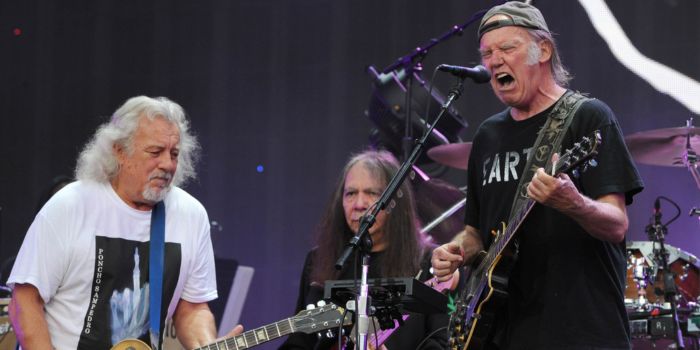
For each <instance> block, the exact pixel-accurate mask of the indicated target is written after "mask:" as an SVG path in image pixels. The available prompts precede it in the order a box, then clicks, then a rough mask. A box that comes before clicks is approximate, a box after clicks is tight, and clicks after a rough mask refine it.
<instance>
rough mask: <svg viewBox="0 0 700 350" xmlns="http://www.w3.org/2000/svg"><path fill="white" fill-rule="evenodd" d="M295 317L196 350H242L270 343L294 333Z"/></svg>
mask: <svg viewBox="0 0 700 350" xmlns="http://www.w3.org/2000/svg"><path fill="white" fill-rule="evenodd" d="M293 319H294V317H290V318H287V319H284V320H282V321H278V322H275V323H271V324H269V325H266V326H262V327H260V328H256V329H252V330H249V331H247V332H244V333H243V334H241V335H237V336H235V337H231V338H228V339H225V340H222V341H219V342H216V343H212V344H209V345H207V346H204V347H201V348H197V349H195V350H211V349H216V350H229V349H230V350H242V349H248V348H250V347H253V346H256V345H259V344H262V343H265V342H268V341H270V340H273V339H277V338H279V337H282V336H285V335H288V334H290V333H293V332H294V331H295V330H294V325H293V323H292V322H293V321H292V320H293Z"/></svg>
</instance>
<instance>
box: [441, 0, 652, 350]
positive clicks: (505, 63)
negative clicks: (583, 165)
mask: <svg viewBox="0 0 700 350" xmlns="http://www.w3.org/2000/svg"><path fill="white" fill-rule="evenodd" d="M478 35H479V52H480V54H481V59H482V62H483V64H484V65H485V66H486V67H487V68H488V69H489V70H490V71H491V72H492V78H491V87H492V89H493V91H494V93H495V94H496V96H497V97H498V99H499V100H501V102H503V103H504V104H505V105H506V106H507V108H506V109H505V110H503V111H502V112H499V113H497V114H495V115H493V116H491V117H489V118H488V119H487V120H486V121H484V123H482V124H481V125H480V126H479V129H478V130H477V132H476V134H475V136H474V142H473V147H472V151H471V155H470V158H469V166H468V170H467V171H468V174H467V186H468V188H469V190H468V192H467V205H466V215H465V224H466V225H465V230H464V231H462V232H461V233H460V234H459V235H457V236H456V237H455V239H454V241H453V242H451V243H448V244H445V245H443V246H440V247H438V248H437V249H436V250H435V251H434V252H433V259H432V265H433V269H434V273H435V274H436V275H437V276H439V277H440V278H442V279H444V278H447V276H449V274H450V273H451V272H452V271H454V270H455V269H456V268H457V267H458V266H460V265H462V264H464V263H468V262H471V261H472V260H473V259H474V258H475V256H476V255H477V254H476V253H477V252H479V251H480V250H481V249H482V248H484V247H485V248H489V247H491V246H495V247H499V246H501V244H500V243H501V241H499V244H498V245H496V244H494V240H498V239H500V238H502V235H503V233H504V231H505V230H502V229H501V230H500V232H497V231H496V229H500V228H501V227H502V226H501V225H500V224H499V223H501V222H504V223H505V222H508V223H509V225H511V226H510V227H509V230H511V229H516V230H517V231H516V234H515V236H514V238H513V239H512V240H511V241H510V244H509V246H508V248H507V249H506V250H504V251H503V253H504V254H502V255H499V257H500V258H502V259H500V260H496V259H494V263H493V264H492V265H490V267H492V266H497V265H498V267H497V269H485V270H484V271H487V272H488V274H489V287H488V288H491V287H494V286H495V287H494V288H493V290H491V291H489V292H493V293H491V294H489V297H490V300H486V301H484V303H483V304H482V305H484V307H483V308H480V309H479V311H477V312H476V313H475V315H476V316H477V317H476V318H474V319H475V320H476V321H474V322H472V325H473V326H474V327H473V328H471V329H469V332H470V333H469V335H468V337H469V340H468V341H469V342H470V347H469V348H470V349H476V348H479V349H481V348H487V349H494V348H496V349H569V350H574V349H588V350H592V349H601V350H602V349H607V350H612V349H629V348H630V332H629V326H628V322H627V313H626V310H625V305H624V292H625V268H626V254H625V233H626V231H627V228H628V225H629V222H628V218H627V211H626V205H628V204H630V203H631V202H632V198H633V196H634V195H635V194H636V193H638V192H639V191H641V190H642V188H643V183H642V181H641V178H640V177H639V174H638V173H637V170H636V168H635V166H634V163H633V162H632V160H631V157H630V155H629V152H628V151H627V148H626V146H625V143H624V139H623V138H622V134H621V132H620V128H619V126H618V123H617V120H616V119H615V116H614V115H613V112H612V111H611V110H610V108H609V107H608V106H607V105H606V104H605V103H603V102H602V101H600V100H597V99H593V98H586V97H584V96H582V95H581V94H579V93H575V92H574V91H572V90H569V89H567V83H568V80H569V74H568V72H567V71H566V69H564V67H563V66H562V64H561V60H560V59H559V53H558V50H557V46H556V44H555V42H554V39H553V38H552V33H551V32H550V31H549V28H548V27H547V23H546V22H545V20H544V17H543V16H542V13H540V11H539V10H538V9H537V8H535V7H534V6H532V5H529V4H526V3H523V2H516V1H511V2H506V3H505V4H502V5H498V6H495V7H493V8H491V9H490V10H489V11H488V12H486V14H485V15H484V17H483V19H482V21H481V24H480V26H479V31H478ZM595 130H598V131H599V132H600V135H601V136H602V142H601V144H600V147H599V148H598V151H599V154H598V155H597V158H596V160H597V163H598V166H597V167H594V168H590V169H588V171H586V172H583V173H581V175H580V177H578V178H574V177H569V176H567V175H566V174H560V175H557V176H552V175H553V174H549V173H548V172H547V171H545V170H544V169H551V164H552V163H553V162H554V159H553V158H556V156H555V155H554V154H553V153H554V152H559V151H558V149H561V150H564V149H569V148H571V147H572V146H574V144H575V143H576V142H578V140H581V138H582V137H584V136H589V135H591V134H592V133H593V132H594V131H595ZM557 140H558V141H557ZM557 144H558V145H557ZM535 145H538V146H535ZM528 164H531V165H528ZM514 198H515V200H514ZM528 201H534V202H536V203H538V204H537V205H535V206H534V207H533V209H532V210H531V211H530V213H529V216H528V217H527V219H525V221H524V222H522V221H519V219H520V218H521V216H520V215H518V214H516V213H522V212H523V211H521V210H517V209H524V208H527V203H532V202H528ZM512 208H515V209H516V210H513V209H512ZM509 218H512V219H510V220H509ZM520 223H522V225H519V224H520ZM492 230H494V231H492ZM491 233H494V235H492V234H491ZM511 253H512V254H513V256H517V260H515V262H514V263H513V264H512V265H510V266H509V265H508V264H507V263H506V262H504V260H509V258H512V257H513V256H511V255H510V254H511ZM493 257H495V255H491V258H493ZM504 265H505V267H504ZM502 269H505V270H509V273H503V271H499V270H502ZM492 273H493V275H491V274H492ZM496 275H500V276H496ZM485 294H487V293H486V292H485V293H484V296H486V295H485ZM486 299H489V298H486ZM489 302H491V304H490V305H489V304H488V303H489ZM499 302H500V303H502V304H503V305H505V307H504V308H503V310H496V308H495V307H493V306H494V303H495V304H497V303H499ZM489 309H490V311H488V313H487V312H485V311H484V310H489ZM479 312H481V314H478V313H479ZM457 317H459V316H457ZM470 321H471V320H470ZM489 326H492V327H491V328H490V329H489ZM455 328H456V327H455ZM477 328H478V330H477ZM476 338H478V339H476ZM477 343H478V344H479V345H480V346H481V347H479V346H476V344H477Z"/></svg>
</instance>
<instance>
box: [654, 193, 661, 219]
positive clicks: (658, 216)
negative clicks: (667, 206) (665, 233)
mask: <svg viewBox="0 0 700 350" xmlns="http://www.w3.org/2000/svg"><path fill="white" fill-rule="evenodd" d="M654 225H661V202H660V201H659V198H658V197H657V198H656V200H655V201H654Z"/></svg>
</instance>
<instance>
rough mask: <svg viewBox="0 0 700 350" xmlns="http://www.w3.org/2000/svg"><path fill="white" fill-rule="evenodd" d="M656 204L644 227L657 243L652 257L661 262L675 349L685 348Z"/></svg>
mask: <svg viewBox="0 0 700 350" xmlns="http://www.w3.org/2000/svg"><path fill="white" fill-rule="evenodd" d="M656 201H657V204H656V205H655V208H654V222H653V224H649V225H647V227H646V231H647V234H648V235H649V239H650V240H651V241H653V242H658V243H659V248H660V249H658V250H656V249H655V250H654V259H655V260H656V261H657V262H660V263H661V268H662V269H663V271H664V274H663V279H664V289H663V292H664V299H665V300H668V301H669V304H671V317H672V318H673V336H674V338H673V340H674V342H675V344H676V349H685V344H684V342H683V334H682V333H681V328H680V323H679V321H678V305H677V302H676V295H677V294H678V290H677V288H676V281H675V279H674V276H673V272H672V271H671V269H670V268H669V266H668V255H669V254H668V251H666V246H665V245H664V241H665V236H666V233H667V232H668V228H667V227H666V225H664V224H662V223H661V210H660V209H659V206H658V198H657V200H656Z"/></svg>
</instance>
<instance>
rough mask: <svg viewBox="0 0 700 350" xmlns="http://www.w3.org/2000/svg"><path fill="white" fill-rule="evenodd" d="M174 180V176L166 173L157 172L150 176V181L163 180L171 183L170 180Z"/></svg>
mask: <svg viewBox="0 0 700 350" xmlns="http://www.w3.org/2000/svg"><path fill="white" fill-rule="evenodd" d="M172 178H173V174H171V173H168V172H165V171H159V170H156V171H154V172H153V173H151V175H150V176H148V181H151V180H153V179H161V180H165V181H170V179H172Z"/></svg>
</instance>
